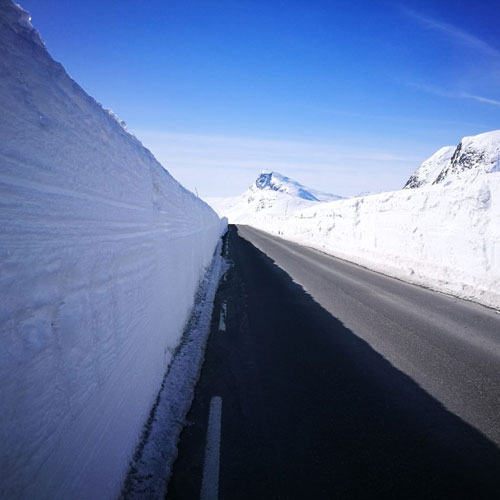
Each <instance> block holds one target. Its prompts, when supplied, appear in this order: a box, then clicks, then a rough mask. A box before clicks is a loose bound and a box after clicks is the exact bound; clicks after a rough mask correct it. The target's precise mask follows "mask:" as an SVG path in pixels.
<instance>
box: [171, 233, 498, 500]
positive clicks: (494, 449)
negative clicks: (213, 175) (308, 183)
mask: <svg viewBox="0 0 500 500" xmlns="http://www.w3.org/2000/svg"><path fill="white" fill-rule="evenodd" d="M226 240H227V241H226V254H227V257H228V259H229V260H230V261H231V262H232V267H231V269H230V271H229V272H228V273H227V275H226V277H225V279H224V280H223V281H222V283H221V285H220V287H219V290H218V294H217V298H216V305H215V311H214V315H213V320H212V328H211V334H210V339H209V343H208V347H207V354H206V360H205V364H204V366H203V369H202V372H201V376H200V380H199V383H198V385H197V388H196V393H195V398H194V401H193V405H192V408H191V411H190V414H189V416H188V425H187V426H186V428H185V429H184V431H183V433H182V436H181V441H180V446H179V457H178V459H177V461H176V464H175V466H174V471H173V476H172V479H171V481H170V484H169V493H168V498H169V499H170V500H176V499H178V500H181V499H195V498H196V499H197V498H202V499H204V500H208V499H216V498H219V499H221V500H222V499H226V500H229V499H231V500H232V499H253V500H256V499H370V498H383V499H411V498H415V499H417V498H418V499H427V498H439V499H448V498H449V499H462V498H463V499H483V498H492V499H493V498H494V499H498V498H500V451H499V448H498V445H499V444H500V315H499V314H497V313H496V312H495V311H493V310H490V309H487V308H485V307H481V306H478V305H476V304H472V303H470V302H466V301H463V300H459V299H455V298H452V297H448V296H445V295H443V294H439V293H435V292H432V291H429V290H426V289H424V288H421V287H417V286H413V285H409V284H407V283H404V282H402V281H399V280H396V279H392V278H388V277H386V276H383V275H381V274H378V273H374V272H371V271H368V270H366V269H364V268H361V267H359V266H356V265H353V264H350V263H347V262H344V261H342V260H339V259H335V258H333V257H330V256H327V255H325V254H323V253H321V252H318V251H315V250H312V249H310V248H307V247H303V246H300V245H297V244H294V243H290V242H287V241H284V240H282V239H279V238H276V237H273V236H271V235H269V234H267V233H263V232H261V231H258V230H256V229H253V228H250V227H246V226H239V227H238V228H236V227H234V226H230V230H229V233H228V235H227V236H226Z"/></svg>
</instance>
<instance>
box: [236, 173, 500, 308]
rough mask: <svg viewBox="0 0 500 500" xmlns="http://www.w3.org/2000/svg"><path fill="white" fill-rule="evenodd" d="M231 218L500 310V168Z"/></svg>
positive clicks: (391, 274)
mask: <svg viewBox="0 0 500 500" xmlns="http://www.w3.org/2000/svg"><path fill="white" fill-rule="evenodd" d="M230 222H234V223H239V224H249V225H252V226H254V227H256V228H259V229H262V230H264V231H267V232H270V233H273V234H275V235H278V236H281V237H282V238H285V239H289V240H292V241H295V242H297V243H301V244H303V245H308V246H311V247H313V248H316V249H318V250H321V251H323V252H326V253H329V254H331V255H334V256H337V257H340V258H343V259H345V260H349V261H351V262H355V263H357V264H360V265H362V266H365V267H368V268H370V269H374V270H376V271H380V272H382V273H384V274H388V275H390V276H394V277H397V278H401V279H403V280H405V281H409V282H412V283H417V284H419V285H424V286H426V287H429V288H432V289H434V290H438V291H441V292H444V293H448V294H451V295H455V296H457V297H461V298H465V299H469V300H473V301H475V302H479V303H481V304H484V305H487V306H490V307H494V308H497V309H500V173H488V174H485V173H480V172H474V171H472V172H466V173H464V174H463V175H462V176H461V177H460V178H457V179H454V180H453V181H449V182H447V183H443V184H438V185H434V186H426V187H422V188H419V189H410V190H402V191H395V192H389V193H382V194H378V195H372V196H365V197H360V198H352V199H347V200H339V201H334V202H331V203H324V204H318V205H316V206H314V207H311V208H308V209H306V210H301V211H300V210H299V211H296V212H293V213H292V214H290V215H288V216H287V217H279V216H272V215H266V214H265V212H262V213H261V214H253V215H250V214H248V215H244V216H241V217H239V218H238V219H237V220H234V221H233V220H231V219H230Z"/></svg>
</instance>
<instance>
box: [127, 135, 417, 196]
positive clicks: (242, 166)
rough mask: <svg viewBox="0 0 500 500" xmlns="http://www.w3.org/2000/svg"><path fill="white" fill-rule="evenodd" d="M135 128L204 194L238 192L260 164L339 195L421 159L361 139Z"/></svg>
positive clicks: (382, 181)
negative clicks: (326, 139)
mask: <svg viewBox="0 0 500 500" xmlns="http://www.w3.org/2000/svg"><path fill="white" fill-rule="evenodd" d="M134 133H135V135H136V136H137V137H138V138H139V139H140V140H141V141H142V142H143V143H144V145H145V146H146V147H148V148H149V149H151V151H152V153H153V154H154V155H155V156H156V158H157V159H158V160H159V161H160V163H162V165H163V166H164V167H165V168H166V169H167V170H169V171H170V172H171V173H172V174H173V175H174V177H176V178H177V179H178V180H180V181H181V182H182V183H183V184H185V185H186V186H188V187H190V189H194V188H195V187H196V186H198V187H199V186H200V185H201V184H202V183H203V185H204V186H206V188H205V189H206V190H207V193H205V195H208V196H230V195H236V194H239V193H241V192H243V190H244V189H246V188H247V187H248V186H249V185H250V184H251V183H252V182H253V180H254V179H255V178H256V176H257V174H258V173H259V171H260V170H263V169H270V170H276V171H278V172H282V173H284V174H286V175H290V176H292V177H294V176H296V177H297V178H298V180H300V181H302V182H304V183H306V184H308V183H309V184H308V185H310V186H311V187H313V188H314V187H315V188H318V189H319V188H323V189H326V190H328V189H330V191H331V192H335V193H339V194H342V195H353V194H357V193H358V192H359V191H361V190H364V189H367V188H368V185H369V184H372V183H373V180H374V179H376V182H377V186H376V189H377V190H383V189H384V188H386V189H391V188H394V189H396V188H398V187H400V186H399V184H401V182H402V181H403V180H404V178H405V177H406V176H407V175H409V173H411V171H413V170H414V168H415V166H416V165H418V164H419V163H420V162H421V160H422V158H421V157H420V156H418V155H415V154H414V152H412V154H410V155H406V154H404V153H401V152H398V151H392V147H391V146H388V147H387V150H383V149H382V148H380V149H379V148H373V147H367V146H363V145H361V144H360V145H353V146H347V145H343V144H325V143H321V142H304V141H290V140H269V139H259V138H251V137H250V138H246V137H231V136H217V135H204V134H182V133H174V132H167V131H147V130H136V131H134ZM400 171H401V173H399V172H400ZM361 180H364V181H365V182H361ZM202 181H203V182H202ZM358 186H359V187H358Z"/></svg>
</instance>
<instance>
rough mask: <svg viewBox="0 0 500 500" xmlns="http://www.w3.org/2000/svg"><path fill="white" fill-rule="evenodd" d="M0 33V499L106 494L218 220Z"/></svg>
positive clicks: (8, 28) (1, 12) (118, 475)
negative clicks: (0, 298) (0, 410)
mask: <svg viewBox="0 0 500 500" xmlns="http://www.w3.org/2000/svg"><path fill="white" fill-rule="evenodd" d="M0 23H1V25H0V38H1V40H0V44H1V51H2V52H1V55H0V168H1V170H0V186H1V187H0V189H1V195H0V203H1V205H2V210H1V213H0V217H1V227H2V231H1V236H0V238H1V250H0V251H1V275H0V290H1V294H2V301H1V302H0V325H1V326H0V328H1V343H2V345H1V350H0V398H1V399H0V404H1V408H2V414H1V425H0V443H1V448H0V459H1V463H0V469H1V471H2V472H1V475H0V477H1V479H0V491H1V494H0V496H2V498H17V499H19V498H29V499H33V498H36V499H51V500H55V499H68V498H71V499H77V498H82V499H83V498H85V499H89V498H92V499H100V498H116V497H117V496H118V494H119V492H120V488H121V483H122V479H123V476H124V474H125V473H126V471H127V467H128V462H129V459H130V457H131V454H132V453H133V451H134V447H135V445H136V443H137V441H138V439H139V437H140V434H141V430H142V427H143V425H144V423H145V421H146V419H147V416H148V413H149V411H150V409H151V406H152V404H153V402H154V399H155V396H156V394H157V392H158V390H159V387H160V385H161V381H162V377H163V375H164V372H165V369H166V367H167V366H168V363H169V361H170V359H171V356H172V352H173V350H174V349H175V347H176V345H177V344H178V341H179V339H180V335H181V333H182V330H183V327H184V324H185V322H186V319H187V317H188V314H189V311H190V309H191V307H192V304H193V297H194V294H195V290H196V287H197V285H198V282H199V278H200V276H201V275H202V273H203V270H204V269H205V267H206V266H207V265H208V264H209V263H210V261H211V258H212V254H213V252H214V249H215V247H216V243H217V240H218V238H219V236H220V234H221V230H222V229H223V228H222V224H223V223H222V222H221V220H220V219H219V218H218V217H217V216H216V214H215V213H214V212H213V211H212V210H211V209H210V208H209V207H208V205H206V204H205V203H203V202H202V201H200V200H199V199H198V198H196V197H195V196H194V195H193V194H192V193H190V192H188V191H187V190H186V189H184V188H183V187H182V186H181V185H180V184H178V183H177V182H176V181H175V180H174V179H173V178H172V177H171V176H170V175H169V174H168V173H167V172H166V171H165V170H164V169H163V168H162V166H161V165H160V164H159V163H158V162H157V161H156V160H155V159H154V157H153V156H152V155H151V153H150V152H149V151H148V150H147V149H145V148H144V147H143V146H142V145H141V143H140V142H139V141H138V140H137V139H135V138H134V137H133V136H132V135H130V134H129V133H128V132H127V131H126V130H125V129H124V128H123V126H122V125H121V124H120V123H119V122H118V121H117V119H116V118H115V117H114V116H112V115H111V114H110V113H108V112H107V111H105V110H104V109H103V108H102V107H101V106H100V105H99V104H98V103H97V102H95V101H94V99H92V98H91V97H89V96H88V95H87V94H86V93H85V92H84V91H83V90H82V89H81V88H80V87H79V86H78V85H77V84H76V83H75V82H74V81H73V80H72V79H71V78H69V77H68V75H67V74H66V72H65V71H64V68H63V67H62V66H61V65H60V64H58V63H56V62H55V61H54V60H53V59H52V58H51V57H50V55H49V54H48V52H47V51H46V49H45V47H44V44H43V42H42V41H41V39H40V37H39V35H38V33H37V32H36V31H34V30H33V28H32V27H31V25H30V23H29V17H28V16H27V14H26V13H25V12H24V11H22V10H21V9H20V8H18V7H16V6H15V4H13V3H12V2H10V0H9V1H7V0H0Z"/></svg>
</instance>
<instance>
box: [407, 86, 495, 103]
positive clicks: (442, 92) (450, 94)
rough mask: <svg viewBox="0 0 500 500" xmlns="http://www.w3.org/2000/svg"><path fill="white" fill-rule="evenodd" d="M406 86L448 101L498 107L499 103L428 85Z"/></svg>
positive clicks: (486, 98) (487, 98) (474, 95)
mask: <svg viewBox="0 0 500 500" xmlns="http://www.w3.org/2000/svg"><path fill="white" fill-rule="evenodd" d="M406 84H407V85H408V86H409V87H412V88H415V89H417V90H421V91H423V92H427V93H429V94H434V95H437V96H440V97H447V98H450V99H470V100H473V101H477V102H482V103H484V104H490V105H492V106H500V101H497V100H496V99H491V98H489V97H483V96H480V95H476V94H470V93H468V92H459V91H453V90H448V89H444V88H441V87H437V86H435V85H428V84H425V83H416V82H406Z"/></svg>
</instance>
